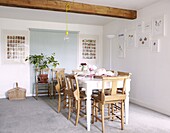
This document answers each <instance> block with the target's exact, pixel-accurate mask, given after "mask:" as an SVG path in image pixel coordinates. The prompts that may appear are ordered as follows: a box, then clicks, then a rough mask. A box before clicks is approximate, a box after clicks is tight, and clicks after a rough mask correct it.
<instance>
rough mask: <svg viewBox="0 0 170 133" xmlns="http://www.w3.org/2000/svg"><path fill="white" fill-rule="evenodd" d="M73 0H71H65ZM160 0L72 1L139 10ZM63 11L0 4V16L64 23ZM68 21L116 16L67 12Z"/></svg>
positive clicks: (97, 20)
mask: <svg viewBox="0 0 170 133" xmlns="http://www.w3.org/2000/svg"><path fill="white" fill-rule="evenodd" d="M67 1H73V0H67ZM158 1H161V0H74V2H79V3H87V4H96V5H102V6H111V7H116V8H125V9H134V10H139V9H142V8H144V7H146V6H149V5H151V4H153V3H155V2H158ZM65 16H66V15H65V12H55V11H45V10H35V9H23V8H13V7H4V6H0V17H2V18H12V19H24V20H35V21H50V22H61V23H65V20H66V18H65ZM68 17H69V23H76V24H89V25H105V24H107V23H109V22H111V21H113V20H115V19H116V18H111V17H103V16H96V15H84V14H83V15H82V14H75V13H69V15H68Z"/></svg>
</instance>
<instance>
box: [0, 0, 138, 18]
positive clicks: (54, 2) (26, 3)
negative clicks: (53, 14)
mask: <svg viewBox="0 0 170 133" xmlns="http://www.w3.org/2000/svg"><path fill="white" fill-rule="evenodd" d="M66 3H68V4H69V5H70V9H69V11H68V12H73V13H81V14H92V15H101V16H108V17H116V18H125V19H136V18H137V11H135V10H127V9H120V8H112V7H106V6H99V5H91V4H84V3H76V2H66V1H62V0H0V5H1V6H10V7H21V8H31V9H42V10H52V11H61V12H65V11H66Z"/></svg>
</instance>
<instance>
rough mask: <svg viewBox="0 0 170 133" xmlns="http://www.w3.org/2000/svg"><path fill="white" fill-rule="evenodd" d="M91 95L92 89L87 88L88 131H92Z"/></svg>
mask: <svg viewBox="0 0 170 133" xmlns="http://www.w3.org/2000/svg"><path fill="white" fill-rule="evenodd" d="M91 95H92V90H90V89H88V87H87V89H86V96H87V100H86V110H87V111H86V113H87V131H90V125H91Z"/></svg>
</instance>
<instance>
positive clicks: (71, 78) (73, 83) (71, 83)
mask: <svg viewBox="0 0 170 133" xmlns="http://www.w3.org/2000/svg"><path fill="white" fill-rule="evenodd" d="M66 81H67V88H68V89H69V90H72V92H73V94H74V97H75V99H76V100H79V98H80V90H79V85H78V80H77V75H73V74H69V75H66Z"/></svg>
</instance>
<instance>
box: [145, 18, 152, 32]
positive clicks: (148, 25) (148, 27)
mask: <svg viewBox="0 0 170 133" xmlns="http://www.w3.org/2000/svg"><path fill="white" fill-rule="evenodd" d="M144 32H145V33H151V32H152V21H146V22H145V24H144Z"/></svg>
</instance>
